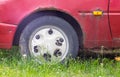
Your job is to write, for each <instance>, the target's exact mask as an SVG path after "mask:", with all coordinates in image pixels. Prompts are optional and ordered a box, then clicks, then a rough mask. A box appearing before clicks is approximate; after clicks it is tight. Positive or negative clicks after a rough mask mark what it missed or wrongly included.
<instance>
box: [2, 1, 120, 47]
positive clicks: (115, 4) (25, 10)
mask: <svg viewBox="0 0 120 77" xmlns="http://www.w3.org/2000/svg"><path fill="white" fill-rule="evenodd" d="M47 10H48V11H53V10H56V11H58V12H63V13H66V14H68V15H69V16H71V17H73V18H74V19H75V20H76V21H77V22H78V23H79V26H80V28H81V30H82V32H83V46H84V48H95V47H100V46H104V47H106V48H117V47H120V26H119V25H120V0H79V1H78V0H76V1H74V0H66V1H64V0H0V48H11V47H12V46H13V45H14V44H13V42H14V40H15V35H17V34H16V33H17V31H18V28H19V26H20V25H19V24H21V22H22V21H23V20H24V19H25V18H26V17H27V16H29V15H30V14H32V13H34V12H36V11H47ZM97 10H100V11H102V15H99V16H97V15H94V14H93V11H97ZM17 39H18V40H19V38H17Z"/></svg>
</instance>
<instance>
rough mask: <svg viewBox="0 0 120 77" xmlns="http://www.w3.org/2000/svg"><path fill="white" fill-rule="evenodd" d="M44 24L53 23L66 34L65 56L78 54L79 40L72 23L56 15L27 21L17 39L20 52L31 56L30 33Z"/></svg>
mask: <svg viewBox="0 0 120 77" xmlns="http://www.w3.org/2000/svg"><path fill="white" fill-rule="evenodd" d="M45 25H54V26H55V27H57V28H59V29H61V30H62V31H63V32H64V33H65V34H66V36H67V38H68V42H69V49H68V53H67V55H66V57H68V56H71V57H73V58H75V57H76V56H77V54H78V49H79V41H78V37H77V34H76V32H75V30H74V29H73V27H72V25H70V24H69V23H68V22H67V21H65V20H64V19H61V18H59V17H56V16H43V17H39V18H37V19H35V20H33V21H32V22H30V23H28V25H26V27H25V29H24V30H23V32H22V34H21V37H20V41H19V45H20V51H21V54H22V55H27V56H31V54H30V51H29V40H30V38H31V35H32V33H33V32H34V31H35V30H36V29H38V28H40V27H43V26H45Z"/></svg>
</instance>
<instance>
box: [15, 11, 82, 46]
mask: <svg viewBox="0 0 120 77" xmlns="http://www.w3.org/2000/svg"><path fill="white" fill-rule="evenodd" d="M45 15H52V16H57V17H60V18H63V19H64V20H66V21H67V22H69V23H70V24H71V25H72V27H73V28H74V30H75V31H76V33H77V35H78V39H79V44H80V48H82V47H83V32H82V29H81V27H80V24H79V23H78V22H77V20H76V19H75V18H74V17H72V16H71V15H70V14H68V13H65V12H63V11H58V10H37V11H35V12H33V13H31V14H30V15H28V16H26V17H25V18H24V19H23V20H22V21H21V22H20V24H19V25H18V28H17V30H16V33H15V36H14V40H13V45H18V44H19V39H20V35H21V33H22V31H23V30H24V28H25V27H26V25H27V24H28V23H29V22H31V21H32V20H34V19H36V18H38V17H40V16H45Z"/></svg>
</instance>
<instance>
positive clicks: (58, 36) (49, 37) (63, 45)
mask: <svg viewBox="0 0 120 77" xmlns="http://www.w3.org/2000/svg"><path fill="white" fill-rule="evenodd" d="M29 49H30V54H31V56H33V57H34V58H35V59H36V60H37V61H39V62H40V63H44V62H50V63H51V62H52V63H53V62H55V63H56V62H60V61H62V60H63V59H64V58H65V57H66V56H67V54H68V51H69V42H68V38H67V36H66V34H65V33H64V32H63V31H62V30H61V29H60V28H58V27H55V26H51V25H46V26H43V27H40V28H38V29H36V30H35V31H34V32H33V33H32V35H31V37H30V40H29Z"/></svg>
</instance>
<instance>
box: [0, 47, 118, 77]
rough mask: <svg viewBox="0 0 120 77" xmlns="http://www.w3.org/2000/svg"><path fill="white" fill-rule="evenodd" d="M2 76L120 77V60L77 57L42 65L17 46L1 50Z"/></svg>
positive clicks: (0, 76) (0, 73)
mask: <svg viewBox="0 0 120 77" xmlns="http://www.w3.org/2000/svg"><path fill="white" fill-rule="evenodd" d="M0 77H120V62H116V61H114V60H111V59H106V58H103V59H101V58H97V59H76V60H73V59H71V60H69V63H67V62H66V64H56V65H48V64H43V65H40V64H38V63H37V62H35V61H34V60H25V59H22V58H21V57H20V54H19V52H18V49H17V48H13V49H12V50H0Z"/></svg>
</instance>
